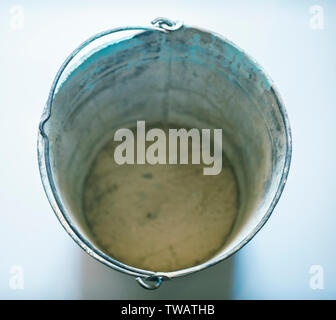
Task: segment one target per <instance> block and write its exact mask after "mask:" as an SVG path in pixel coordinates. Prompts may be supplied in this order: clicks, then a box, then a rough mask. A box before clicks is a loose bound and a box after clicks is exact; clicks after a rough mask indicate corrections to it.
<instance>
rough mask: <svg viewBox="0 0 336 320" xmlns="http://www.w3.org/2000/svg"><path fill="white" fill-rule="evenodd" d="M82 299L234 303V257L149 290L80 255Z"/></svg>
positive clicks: (128, 277)
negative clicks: (199, 300)
mask: <svg viewBox="0 0 336 320" xmlns="http://www.w3.org/2000/svg"><path fill="white" fill-rule="evenodd" d="M80 254H81V257H80V259H81V271H82V274H81V294H80V297H81V299H116V300H117V299H121V300H123V299H167V300H169V299H172V300H173V299H231V298H232V285H233V267H234V257H230V258H229V259H227V260H225V261H223V262H221V263H219V264H217V265H215V266H213V267H210V268H208V269H206V270H203V271H200V272H197V273H195V274H192V275H189V276H186V277H182V278H176V279H173V280H171V281H164V282H163V283H162V285H161V287H160V288H159V289H156V290H146V289H143V288H142V287H140V285H139V284H138V283H137V282H136V281H135V278H133V277H131V276H128V275H126V274H123V273H120V272H118V271H115V270H112V269H110V268H108V267H107V266H105V265H103V264H102V263H100V262H98V261H96V260H94V259H93V258H91V257H90V256H88V255H87V254H86V253H84V252H81V253H80Z"/></svg>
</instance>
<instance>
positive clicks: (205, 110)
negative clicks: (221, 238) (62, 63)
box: [45, 27, 287, 271]
mask: <svg viewBox="0 0 336 320" xmlns="http://www.w3.org/2000/svg"><path fill="white" fill-rule="evenodd" d="M137 120H145V121H146V124H155V123H158V122H160V123H174V124H176V125H177V126H180V127H188V128H198V129H202V128H204V129H215V128H218V129H222V130H223V141H222V145H223V150H224V152H225V155H226V157H227V158H228V160H229V162H230V163H231V164H232V166H233V168H234V172H235V175H236V178H237V182H238V186H239V214H238V217H237V219H236V221H235V223H234V226H233V228H232V231H231V233H230V235H229V237H228V238H227V240H226V242H225V244H223V247H222V249H221V250H220V252H218V253H217V254H216V255H215V256H214V257H212V258H211V259H210V260H211V261H216V259H218V258H220V257H224V256H226V255H227V254H228V253H229V252H230V251H231V250H232V249H233V248H234V247H236V246H237V245H239V244H240V243H241V242H242V241H243V240H244V239H246V238H247V237H248V236H249V235H250V234H251V233H252V232H253V230H255V229H256V228H257V226H258V224H260V223H261V221H262V220H263V218H264V216H265V214H266V212H267V210H268V208H269V207H270V205H271V202H272V200H273V198H274V196H275V194H276V192H277V189H278V187H279V184H280V180H281V177H282V174H283V169H284V166H285V160H286V152H287V136H286V128H285V124H284V120H283V115H282V113H281V111H280V109H279V101H278V99H277V96H276V94H275V92H274V90H273V88H272V85H271V83H270V81H269V79H268V78H266V76H265V75H264V73H263V72H262V70H260V68H259V67H258V66H257V65H256V64H255V62H254V61H252V60H251V59H250V58H249V57H248V56H246V55H245V54H244V53H243V52H242V51H241V50H239V49H237V48H236V47H235V46H234V45H232V44H231V43H230V42H228V41H226V40H224V39H222V38H220V37H218V36H215V35H213V34H211V33H208V32H204V31H201V30H198V29H195V28H187V27H183V28H182V29H180V30H178V31H175V32H171V33H163V32H158V31H146V32H141V33H138V34H136V35H134V36H130V37H127V38H124V39H122V40H120V41H114V42H111V43H105V44H103V45H101V46H100V47H98V48H97V49H96V50H94V51H92V52H89V53H88V54H87V55H86V56H85V58H84V59H82V60H81V62H80V63H79V64H77V65H76V66H75V67H74V68H72V70H71V72H69V73H68V74H67V76H66V77H64V79H63V82H62V83H61V85H60V86H59V88H58V90H57V93H56V94H55V97H54V101H53V105H52V110H51V117H50V119H49V120H48V121H47V123H46V125H45V132H46V134H47V135H48V138H49V143H50V146H49V147H50V149H49V156H50V165H51V172H52V175H53V179H54V183H55V187H56V192H57V193H58V194H59V197H60V199H61V201H62V203H63V206H64V208H65V210H66V212H67V214H68V215H69V218H70V219H71V222H72V223H73V224H74V225H75V226H76V228H77V229H78V230H79V231H80V232H81V233H82V234H83V235H84V237H85V238H86V239H88V241H90V242H91V243H92V244H93V245H95V246H97V247H98V248H99V245H98V244H97V243H96V242H95V238H94V237H93V236H92V234H91V231H90V228H88V226H87V222H86V219H85V216H84V214H83V184H84V181H85V179H86V176H87V173H88V171H89V169H90V167H91V165H92V162H93V160H94V158H95V156H96V154H97V152H98V151H99V150H100V149H101V148H102V146H103V145H104V144H105V143H106V142H107V141H108V140H109V139H111V137H112V136H113V134H114V132H115V131H116V130H117V129H119V128H128V127H134V126H135V124H136V121H137ZM155 271H160V270H155Z"/></svg>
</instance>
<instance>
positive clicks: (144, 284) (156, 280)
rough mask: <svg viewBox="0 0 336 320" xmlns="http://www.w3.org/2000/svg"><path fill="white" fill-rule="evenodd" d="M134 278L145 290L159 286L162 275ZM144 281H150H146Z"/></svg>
mask: <svg viewBox="0 0 336 320" xmlns="http://www.w3.org/2000/svg"><path fill="white" fill-rule="evenodd" d="M135 280H136V281H137V282H138V283H139V284H140V286H141V287H143V288H145V289H147V290H155V289H157V288H159V287H160V286H161V283H162V277H147V278H145V279H143V278H141V277H137V278H135ZM146 281H149V282H152V283H147V282H146Z"/></svg>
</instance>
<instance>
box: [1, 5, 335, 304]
mask: <svg viewBox="0 0 336 320" xmlns="http://www.w3.org/2000/svg"><path fill="white" fill-rule="evenodd" d="M17 4H19V5H21V6H22V8H23V9H24V27H23V29H22V30H16V29H15V28H14V29H13V19H14V16H13V13H11V12H13V11H11V10H13V6H15V5H17ZM316 4H317V5H320V6H322V7H323V9H324V29H323V30H313V29H311V28H310V24H309V23H310V19H311V14H310V12H309V8H310V7H311V6H312V5H316ZM14 12H15V10H14ZM335 15H336V3H335V2H334V1H331V0H329V1H327V0H325V1H318V0H316V1H310V0H307V1H297V2H296V3H294V1H289V0H287V1H266V0H265V1H253V2H252V1H219V0H217V1H214V0H212V1H203V2H195V1H183V2H182V3H180V2H178V1H172V0H171V1H152V2H150V1H137V2H136V1H133V2H130V1H126V2H121V1H91V2H89V1H80V2H79V1H76V2H75V1H73V2H72V3H69V1H58V2H57V4H56V2H55V4H53V5H51V4H48V3H46V2H45V1H21V2H20V3H15V2H13V1H2V2H1V3H0V40H1V44H0V108H1V109H0V110H1V116H0V135H1V150H2V151H1V157H0V165H1V166H0V178H1V180H0V201H1V224H0V298H3V299H11V298H18V299H22V298H24V299H29V298H32V299H36V298H42V299H50V298H56V299H59V298H64V299H77V298H113V299H118V298H119V299H122V298H193V297H195V298H219V299H220V298H228V297H231V298H234V299H258V298H261V299H265V298H276V299H278V298H280V299H282V298H287V299H292V298H304V299H306V298H309V299H321V298H334V299H335V298H336V254H335V249H334V242H335V238H334V233H335V225H336V210H335V209H336V205H335V201H334V198H335V196H334V191H335V178H336V173H335V172H336V171H335V164H336V151H335V137H336V126H335V119H336V111H335V102H334V101H335V100H334V92H335V82H336V60H335V54H336V42H335V32H336V19H335ZM157 16H166V17H168V18H171V19H179V20H183V21H184V22H185V23H186V24H189V25H197V26H200V27H204V28H208V29H210V30H213V31H216V32H218V33H221V34H223V35H224V36H226V37H228V38H229V39H230V40H232V41H233V42H234V43H236V44H238V45H239V46H240V47H241V48H243V49H244V50H245V51H246V52H248V53H249V54H250V55H251V56H252V57H254V58H255V59H256V60H257V61H258V62H259V63H260V64H261V65H262V66H263V67H264V68H265V70H266V71H267V72H268V74H269V75H270V76H271V77H272V79H273V80H274V81H275V84H276V86H277V87H278V89H279V91H280V94H281V96H282V98H283V100H284V102H285V105H286V107H287V111H288V114H289V119H290V122H291V126H292V133H293V159H292V166H291V170H290V174H289V178H288V182H287V185H286V188H285V191H284V193H283V195H282V197H281V199H280V202H279V204H278V206H277V207H276V209H275V211H274V213H273V216H272V217H271V219H270V220H269V221H268V223H267V224H266V226H265V227H264V228H263V229H262V230H261V231H260V232H259V233H258V234H257V236H256V237H255V238H254V239H253V240H252V241H251V242H250V243H249V244H248V245H247V246H245V247H244V248H243V249H242V250H241V251H240V252H239V253H238V254H236V255H235V256H234V258H231V259H230V260H229V261H228V262H224V263H222V264H219V265H217V266H215V267H214V268H211V269H209V270H206V271H203V272H201V273H199V274H195V275H193V276H190V277H187V278H185V279H179V280H177V281H172V282H170V283H164V285H163V288H161V289H160V290H159V291H154V292H148V291H145V290H143V289H141V288H139V287H138V285H137V284H136V283H135V281H134V280H133V279H132V278H130V277H128V276H126V275H123V274H120V273H117V272H115V271H112V270H109V269H108V268H107V267H105V266H103V265H101V264H99V263H98V262H96V261H94V260H93V259H91V258H90V257H88V256H86V255H85V254H84V252H82V251H81V249H80V248H79V247H78V246H77V245H76V244H75V243H74V242H73V241H72V240H71V238H70V237H69V236H68V235H67V234H66V233H65V231H64V230H63V229H62V227H61V225H60V224H59V223H58V221H57V220H56V217H55V216H54V214H53V213H52V210H51V207H50V206H49V203H48V201H47V199H46V196H45V194H44V192H43V189H42V185H41V182H40V177H39V173H38V168H37V159H36V136H37V126H38V122H39V118H40V115H41V112H42V108H43V105H44V103H45V101H46V98H47V94H48V90H49V88H50V85H51V81H52V79H53V77H54V76H55V74H56V71H57V69H58V68H59V66H60V65H61V63H62V61H63V60H64V59H65V57H66V56H67V55H68V54H69V53H70V52H71V51H72V50H73V49H74V48H75V47H76V46H77V45H78V44H79V43H80V42H82V41H83V40H85V39H86V38H88V37H89V36H90V35H92V34H94V33H96V32H99V31H101V30H104V29H107V28H110V27H114V26H124V25H144V24H148V23H149V21H151V20H152V19H153V18H155V17H157ZM11 26H12V27H11ZM14 27H15V25H14ZM13 265H19V266H21V267H22V268H23V270H24V289H23V290H13V289H11V287H10V285H9V281H10V279H11V277H13V274H10V269H11V267H12V266H13ZM312 265H321V266H322V267H323V270H324V289H323V290H313V289H311V288H310V286H309V281H310V277H311V276H312V275H311V274H309V269H310V267H311V266H312Z"/></svg>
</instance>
